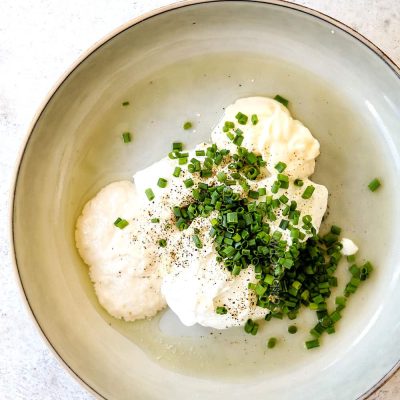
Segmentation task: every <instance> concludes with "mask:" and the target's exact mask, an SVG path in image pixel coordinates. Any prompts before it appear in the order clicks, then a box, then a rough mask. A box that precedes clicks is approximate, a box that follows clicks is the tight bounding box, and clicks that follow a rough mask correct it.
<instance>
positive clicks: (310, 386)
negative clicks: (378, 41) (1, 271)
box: [12, 1, 400, 400]
mask: <svg viewBox="0 0 400 400" xmlns="http://www.w3.org/2000/svg"><path fill="white" fill-rule="evenodd" d="M277 93H279V94H281V95H282V96H284V97H286V98H288V99H290V107H289V108H290V110H291V112H292V113H293V114H294V115H295V116H296V117H297V118H299V119H300V120H302V121H303V122H304V123H305V124H306V125H307V126H308V127H309V128H310V129H311V131H312V132H313V134H314V136H316V137H317V138H318V140H319V141H320V143H321V151H322V153H321V156H320V157H319V159H318V162H317V172H316V174H315V175H314V178H313V179H314V180H316V181H317V182H319V183H323V184H325V185H326V186H327V187H328V189H329V191H330V193H331V196H330V205H329V214H328V218H327V220H326V221H325V229H326V227H327V226H328V224H329V223H331V222H335V223H337V224H339V225H341V226H342V228H343V231H344V232H345V235H346V236H349V237H351V238H353V239H354V240H355V241H356V242H357V243H358V244H359V245H360V247H361V249H362V250H361V252H360V256H359V257H360V259H363V258H365V259H367V258H368V259H370V260H371V261H372V262H373V263H374V264H375V266H376V268H375V272H374V274H373V277H372V278H371V280H370V281H368V282H367V283H365V284H364V285H363V287H361V289H360V290H359V293H357V295H356V296H353V297H354V298H351V301H350V302H349V306H348V307H347V308H346V310H345V312H343V318H342V320H341V321H340V323H339V324H338V332H337V333H336V334H335V335H330V336H329V337H326V338H324V339H323V346H322V347H321V348H319V349H315V350H313V351H306V350H304V348H303V346H302V343H303V342H304V340H305V339H306V338H307V337H308V329H309V326H310V325H309V324H310V323H313V320H312V317H311V316H310V315H308V314H307V313H306V312H304V313H303V314H304V315H302V316H301V318H300V322H298V324H299V333H298V334H297V335H293V338H292V340H289V339H288V338H287V336H286V334H285V332H286V331H287V325H288V321H274V322H273V323H272V324H269V325H265V326H263V327H262V329H261V331H260V332H259V334H258V335H257V337H255V338H253V337H251V338H249V337H246V336H245V334H244V333H243V332H242V330H240V329H232V330H229V331H224V332H216V331H212V330H207V329H201V328H199V327H194V328H185V327H183V326H182V325H180V324H179V322H178V321H177V319H176V318H174V316H173V315H171V313H170V312H168V311H166V312H164V313H160V315H159V316H157V317H156V318H154V319H153V320H151V321H139V322H135V323H124V322H121V321H117V320H115V319H113V318H111V317H110V316H108V315H107V313H106V312H105V311H104V310H103V309H102V308H101V307H100V306H99V304H98V303H97V301H96V297H95V295H94V292H93V288H92V285H91V283H90V281H89V278H88V274H87V267H86V266H85V265H84V264H83V262H82V261H81V260H80V258H79V256H78V254H77V251H76V249H75V246H74V225H75V221H76V218H77V217H78V215H79V214H80V212H81V210H82V206H83V204H84V203H85V202H86V201H87V200H88V199H89V198H90V197H91V196H93V195H94V194H95V193H96V191H97V190H99V189H100V188H101V187H102V186H103V185H105V184H107V183H109V182H111V181H114V180H120V179H130V177H131V176H132V174H133V173H134V172H135V171H137V170H138V169H141V168H143V167H145V166H147V165H149V164H151V163H152V162H154V161H156V160H158V159H159V158H161V157H162V156H163V155H164V154H165V153H167V152H168V150H169V147H170V143H171V142H172V141H173V140H177V139H178V140H182V141H184V142H185V143H186V144H187V146H188V147H190V146H192V145H194V144H196V143H198V142H200V141H201V140H206V139H208V138H209V135H210V131H211V128H212V127H213V126H214V125H215V124H216V122H217V121H218V119H219V118H220V117H221V115H222V113H223V108H224V107H225V106H226V105H228V104H230V103H232V102H233V101H234V100H235V99H237V98H239V97H244V96H251V95H265V96H273V95H275V94H277ZM125 100H128V101H129V103H130V104H129V106H127V107H123V106H122V105H121V104H122V102H123V101H125ZM186 120H191V121H193V123H194V130H193V131H191V132H186V131H183V130H182V123H183V122H184V121H186ZM126 130H129V131H131V132H132V133H133V142H132V143H130V144H129V145H124V144H123V143H122V140H121V133H122V132H124V131H126ZM399 150H400V79H399V70H398V68H397V67H396V66H395V65H394V64H393V63H392V62H391V61H390V60H389V59H388V58H387V57H386V56H385V55H384V54H383V53H382V52H381V51H379V50H378V49H377V48H376V47H375V46H373V45H372V44H370V43H369V42H367V41H366V39H364V38H362V37H361V36H360V35H358V34H356V33H355V32H353V31H351V30H350V29H349V28H347V27H345V26H344V25H342V24H340V23H339V22H337V21H334V20H332V19H330V18H328V17H326V16H323V15H321V14H319V13H316V12H314V11H312V10H308V9H305V8H303V7H300V6H295V5H292V4H289V3H285V2H280V1H271V2H262V1H253V2H250V1H203V2H183V3H179V4H176V5H173V6H169V7H166V8H164V9H161V10H158V11H156V12H153V13H150V14H147V15H145V16H142V17H140V18H138V19H136V20H133V21H132V22H130V23H129V24H127V25H126V26H124V27H122V28H120V29H118V30H117V31H116V32H114V33H112V34H111V35H110V36H109V37H108V38H106V39H104V40H103V41H102V42H101V43H100V44H98V45H97V46H96V47H95V48H94V49H92V50H91V51H90V52H89V53H88V54H87V55H86V56H85V57H84V58H82V59H81V60H80V61H79V62H78V63H77V64H76V65H75V66H74V68H73V69H72V70H71V71H70V72H69V73H68V75H66V76H65V77H64V78H63V79H62V81H61V82H60V83H59V85H58V86H57V88H56V89H55V90H54V92H53V93H52V94H51V96H50V97H49V98H48V100H47V101H46V103H45V106H44V107H43V109H42V110H41V111H40V113H39V114H38V116H37V118H36V120H35V122H34V124H33V126H32V129H31V132H30V135H29V138H28V140H27V143H26V145H25V148H24V151H23V155H22V158H21V163H20V165H19V169H18V172H17V177H16V184H15V194H14V204H13V207H14V208H13V221H12V227H13V242H14V248H15V259H16V266H17V271H18V274H19V277H20V280H21V284H22V288H23V292H24V296H25V297H26V299H27V302H28V304H29V307H30V309H31V311H32V314H33V316H34V318H35V319H36V321H37V323H38V326H39V327H40V329H41V331H42V332H43V334H44V336H45V337H46V339H47V341H48V343H49V345H50V346H51V347H52V348H53V349H54V350H55V352H56V353H57V354H58V356H59V357H60V359H61V360H62V361H63V363H64V364H65V366H66V367H68V368H69V370H70V371H72V372H73V374H74V375H75V376H76V377H78V379H79V380H80V381H81V382H82V383H84V384H85V385H86V387H87V388H89V389H91V390H92V392H93V393H95V394H96V395H97V396H98V397H99V398H105V399H132V398H134V399H166V398H167V399H187V398H199V399H209V400H211V399H221V398H228V396H229V398H231V399H243V398H251V399H280V400H285V399H321V400H322V399H355V398H358V397H365V396H367V394H368V393H370V392H371V391H372V390H373V388H374V387H375V388H376V387H377V385H379V382H383V381H384V380H385V379H387V377H388V376H389V375H388V374H390V372H389V371H391V370H392V371H393V370H394V369H395V368H396V365H397V364H396V363H397V362H398V360H399V358H400V357H399V356H400V325H399V321H400V307H399V304H400V290H399V271H400V265H399V264H400V261H399V260H400V247H399V245H398V244H399V242H400V241H399V230H398V226H399V219H400V206H399V205H400V188H399V185H398V182H399V179H400V167H399V164H400V157H399ZM376 176H378V177H380V178H381V180H382V182H383V186H382V188H381V189H380V190H379V191H377V192H376V193H371V192H369V191H368V189H367V184H368V182H369V181H370V180H371V179H372V178H374V177H376ZM346 274H347V271H346V265H345V264H344V265H342V266H341V267H340V271H339V283H340V284H343V282H344V281H345V279H347V278H346ZM314 322H315V321H314ZM307 327H308V328H307ZM270 336H277V337H279V338H281V340H280V342H279V343H280V345H279V346H277V347H276V348H275V349H274V350H273V351H266V350H265V341H266V340H267V339H268V337H270Z"/></svg>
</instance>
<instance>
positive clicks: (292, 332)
mask: <svg viewBox="0 0 400 400" xmlns="http://www.w3.org/2000/svg"><path fill="white" fill-rule="evenodd" d="M288 332H289V333H290V334H292V335H293V334H295V333H296V332H297V326H295V325H290V326H289V328H288Z"/></svg>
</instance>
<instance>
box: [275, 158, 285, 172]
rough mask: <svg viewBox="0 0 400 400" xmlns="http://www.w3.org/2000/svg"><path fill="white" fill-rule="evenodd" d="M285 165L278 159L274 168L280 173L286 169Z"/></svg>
mask: <svg viewBox="0 0 400 400" xmlns="http://www.w3.org/2000/svg"><path fill="white" fill-rule="evenodd" d="M286 167H287V165H286V164H285V163H284V162H281V161H279V162H278V164H276V165H275V167H274V168H275V169H276V170H277V171H278V172H279V173H282V172H283V171H284V170H285V169H286Z"/></svg>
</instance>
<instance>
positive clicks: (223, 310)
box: [215, 307, 228, 315]
mask: <svg viewBox="0 0 400 400" xmlns="http://www.w3.org/2000/svg"><path fill="white" fill-rule="evenodd" d="M215 312H216V313H217V314H219V315H225V314H227V312H228V310H227V309H226V307H217V308H216V309H215Z"/></svg>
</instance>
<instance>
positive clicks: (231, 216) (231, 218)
mask: <svg viewBox="0 0 400 400" xmlns="http://www.w3.org/2000/svg"><path fill="white" fill-rule="evenodd" d="M226 220H227V223H228V224H237V223H238V215H237V213H235V212H232V213H228V214H227V215H226Z"/></svg>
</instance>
